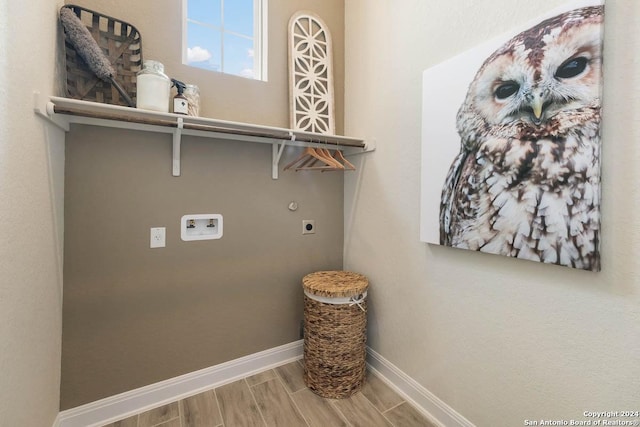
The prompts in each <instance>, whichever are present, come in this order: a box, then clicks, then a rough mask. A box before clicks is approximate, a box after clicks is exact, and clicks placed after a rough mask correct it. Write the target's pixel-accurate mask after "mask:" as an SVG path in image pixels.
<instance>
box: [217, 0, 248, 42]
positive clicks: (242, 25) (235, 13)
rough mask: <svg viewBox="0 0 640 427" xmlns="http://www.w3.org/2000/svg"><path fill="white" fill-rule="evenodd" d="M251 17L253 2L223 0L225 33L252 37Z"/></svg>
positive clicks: (246, 0)
mask: <svg viewBox="0 0 640 427" xmlns="http://www.w3.org/2000/svg"><path fill="white" fill-rule="evenodd" d="M253 15H254V10H253V0H225V2H224V29H225V31H233V32H234V33H240V34H244V35H246V36H249V37H253Z"/></svg>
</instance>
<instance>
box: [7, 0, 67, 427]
mask: <svg viewBox="0 0 640 427" xmlns="http://www.w3.org/2000/svg"><path fill="white" fill-rule="evenodd" d="M58 6H59V5H58V2H57V1H56V0H29V1H10V0H1V1H0V52H1V54H0V82H2V84H1V85H0V111H2V115H1V119H0V373H1V374H0V424H2V425H3V426H5V425H6V426H34V427H40V426H51V425H52V424H53V422H54V419H55V417H56V416H57V414H58V405H59V390H60V339H61V334H62V328H61V304H62V283H61V275H62V271H61V263H60V261H61V248H62V241H61V238H59V236H61V234H60V232H61V229H60V226H61V220H62V216H61V214H62V207H63V204H62V184H63V182H62V180H63V174H62V168H63V166H64V142H63V141H64V139H63V138H64V137H63V133H62V132H61V131H59V130H55V129H52V128H51V127H50V126H49V125H46V124H45V122H44V121H43V120H42V119H40V118H38V117H36V116H35V114H34V113H33V95H32V93H33V91H34V90H39V91H41V92H43V93H46V94H51V93H52V92H53V91H54V87H55V86H56V84H55V81H54V69H55V62H56V61H55V49H56V39H55V34H56V33H57V10H58Z"/></svg>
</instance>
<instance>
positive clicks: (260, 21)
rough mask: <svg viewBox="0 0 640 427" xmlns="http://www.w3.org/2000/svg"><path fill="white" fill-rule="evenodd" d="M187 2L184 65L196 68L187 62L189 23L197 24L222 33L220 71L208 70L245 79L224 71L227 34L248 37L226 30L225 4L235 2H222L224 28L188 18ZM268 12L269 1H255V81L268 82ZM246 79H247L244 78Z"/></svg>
mask: <svg viewBox="0 0 640 427" xmlns="http://www.w3.org/2000/svg"><path fill="white" fill-rule="evenodd" d="M187 1H189V0H182V64H184V65H187V66H190V67H194V65H190V64H189V63H188V61H187V48H188V46H187V31H188V30H187V28H188V23H189V22H196V23H198V24H199V25H203V26H206V27H209V28H214V29H215V30H216V31H220V32H221V36H222V37H221V42H220V49H221V50H220V68H221V69H220V71H215V70H207V71H212V72H219V73H224V74H228V75H231V76H238V77H244V76H241V75H238V74H232V73H228V72H225V71H224V36H225V34H233V35H236V36H239V37H246V36H245V35H243V34H238V33H235V32H233V31H228V30H225V28H224V2H225V1H233V0H221V1H222V28H217V27H212V26H210V25H206V24H203V23H200V22H198V21H196V20H194V19H189V18H188V17H187ZM267 11H268V0H253V13H254V16H253V55H254V56H253V79H254V80H262V81H265V82H266V81H267V46H268V45H269V44H268V40H267ZM244 78H246V77H244Z"/></svg>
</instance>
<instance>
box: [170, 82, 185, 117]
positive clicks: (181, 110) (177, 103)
mask: <svg viewBox="0 0 640 427" xmlns="http://www.w3.org/2000/svg"><path fill="white" fill-rule="evenodd" d="M171 82H172V83H173V85H174V86H175V87H176V90H177V91H178V94H177V95H176V96H174V97H173V112H174V113H175V114H184V115H185V116H186V115H187V113H188V112H189V101H188V100H187V98H186V97H185V96H184V95H183V92H184V90H185V89H186V88H187V85H185V84H184V83H183V82H181V81H180V80H176V79H171Z"/></svg>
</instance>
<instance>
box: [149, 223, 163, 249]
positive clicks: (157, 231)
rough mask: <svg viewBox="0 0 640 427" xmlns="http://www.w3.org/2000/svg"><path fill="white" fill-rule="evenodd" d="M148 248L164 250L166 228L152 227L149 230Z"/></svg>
mask: <svg viewBox="0 0 640 427" xmlns="http://www.w3.org/2000/svg"><path fill="white" fill-rule="evenodd" d="M150 234H151V239H150V244H149V247H150V248H164V247H165V246H166V239H165V235H166V228H165V227H153V228H151V233H150Z"/></svg>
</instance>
